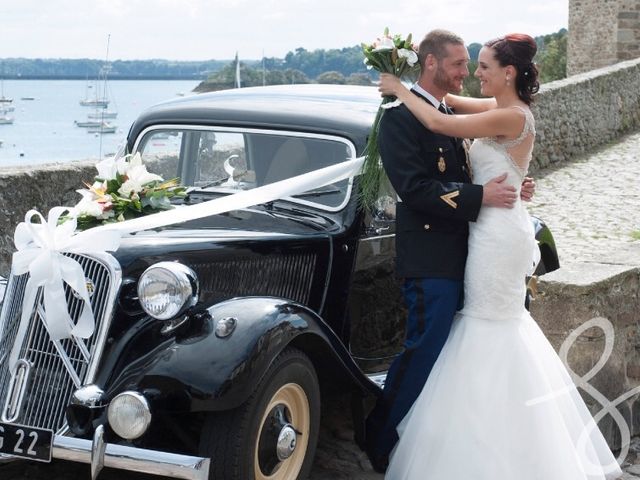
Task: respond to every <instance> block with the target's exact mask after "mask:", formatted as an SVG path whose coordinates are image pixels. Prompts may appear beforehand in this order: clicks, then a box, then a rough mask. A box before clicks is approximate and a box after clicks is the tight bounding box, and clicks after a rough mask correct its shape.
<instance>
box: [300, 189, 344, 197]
mask: <svg viewBox="0 0 640 480" xmlns="http://www.w3.org/2000/svg"><path fill="white" fill-rule="evenodd" d="M334 193H342V190H340V189H339V188H336V187H331V186H326V187H320V188H316V189H315V190H307V191H306V192H302V193H298V194H296V195H292V197H295V198H297V197H319V196H322V195H331V194H334Z"/></svg>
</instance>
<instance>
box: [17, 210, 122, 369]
mask: <svg viewBox="0 0 640 480" xmlns="http://www.w3.org/2000/svg"><path fill="white" fill-rule="evenodd" d="M65 213H70V214H71V219H70V220H68V221H66V222H64V223H62V224H60V225H58V221H59V219H60V217H61V216H62V215H63V214H65ZM74 214H75V212H74V210H73V209H70V208H67V207H55V208H52V209H51V210H50V211H49V215H48V218H47V220H45V219H44V217H43V216H42V215H41V214H40V213H38V212H37V211H35V210H29V211H28V212H27V214H26V215H25V218H24V222H21V223H20V224H18V226H17V227H16V230H15V233H14V243H15V246H16V248H17V251H16V252H15V253H14V254H13V259H12V273H13V274H14V275H22V274H25V273H27V272H28V273H29V280H28V281H27V284H26V286H25V291H24V299H23V302H22V317H21V318H20V326H19V327H18V333H17V336H16V339H17V340H18V341H16V342H15V344H14V348H13V350H12V351H11V356H10V359H9V365H10V366H11V369H12V371H13V368H14V366H15V364H16V362H17V360H18V356H19V353H20V352H19V350H20V346H19V345H21V344H22V341H21V340H22V339H24V335H25V334H26V332H27V328H28V325H29V319H30V317H31V313H32V311H33V309H34V306H35V302H36V299H37V296H38V290H39V289H40V287H42V305H43V306H44V311H45V313H46V315H41V317H42V321H43V323H44V326H45V328H46V329H47V331H48V332H49V335H50V337H51V339H52V340H53V341H54V342H56V341H59V340H62V339H64V338H71V337H79V338H89V337H90V336H91V335H92V334H93V330H94V323H95V322H94V319H93V311H92V309H91V301H90V299H89V292H88V291H87V285H86V280H85V275H84V271H83V270H82V267H81V266H80V264H79V263H78V262H76V261H75V260H73V259H72V258H69V257H67V256H65V255H63V254H62V252H71V253H84V254H90V253H92V252H104V251H115V250H117V248H118V246H119V244H120V234H118V233H117V232H100V233H98V232H95V233H94V232H92V231H90V230H89V231H87V232H86V233H87V235H86V236H85V237H84V238H83V239H79V238H77V236H74V231H75V229H76V219H75V215H74ZM34 218H37V219H39V220H40V222H39V223H33V219H34ZM65 283H66V284H67V285H69V287H70V288H71V289H72V290H73V291H74V292H75V295H77V297H78V298H79V299H80V301H81V302H82V307H81V312H80V316H79V317H78V319H77V321H76V322H74V320H73V319H72V318H71V316H70V315H69V311H68V310H67V302H66V301H65V290H64V284H65Z"/></svg>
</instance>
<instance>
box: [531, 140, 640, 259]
mask: <svg viewBox="0 0 640 480" xmlns="http://www.w3.org/2000/svg"><path fill="white" fill-rule="evenodd" d="M536 183H537V191H536V196H535V197H534V201H533V202H532V204H531V208H530V209H529V210H530V212H531V213H532V214H534V215H536V216H538V217H540V218H542V219H544V221H545V222H546V223H547V225H549V228H550V229H551V231H552V232H553V235H554V237H555V240H556V244H557V247H558V251H559V255H560V262H561V263H562V264H568V263H574V262H585V261H586V262H600V263H623V264H624V263H625V260H626V258H628V257H635V258H638V256H637V255H629V253H630V252H631V251H633V252H635V253H637V252H640V133H635V134H633V135H629V136H627V137H625V138H624V139H622V141H621V142H618V143H616V144H614V145H611V146H608V147H606V148H603V149H601V150H598V151H596V152H594V153H592V154H591V155H588V156H585V157H583V158H581V159H579V160H577V161H575V162H573V163H572V164H570V165H569V166H566V167H564V168H559V169H549V170H546V171H542V172H539V173H538V174H536Z"/></svg>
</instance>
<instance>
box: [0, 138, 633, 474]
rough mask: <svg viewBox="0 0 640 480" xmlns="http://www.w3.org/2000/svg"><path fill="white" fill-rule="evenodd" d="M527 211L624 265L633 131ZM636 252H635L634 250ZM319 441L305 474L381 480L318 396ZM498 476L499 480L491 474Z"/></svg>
mask: <svg viewBox="0 0 640 480" xmlns="http://www.w3.org/2000/svg"><path fill="white" fill-rule="evenodd" d="M536 181H537V184H538V187H537V194H536V197H535V201H534V202H533V203H532V204H531V205H530V211H531V212H532V213H533V214H535V215H538V216H539V217H541V218H543V219H544V220H545V221H546V222H547V224H548V225H549V227H550V228H551V230H552V232H553V234H554V236H555V240H556V243H557V246H558V249H559V251H560V260H561V262H562V263H563V264H569V263H573V262H584V261H593V262H601V263H602V262H604V263H606V262H612V263H624V262H625V258H627V254H628V253H629V252H630V251H634V252H638V251H640V133H637V134H634V135H630V136H628V137H626V138H624V139H623V140H622V141H621V142H619V143H616V144H614V145H611V146H609V147H607V148H603V149H601V150H599V151H597V152H594V153H593V154H591V155H589V156H585V157H584V158H582V159H580V160H578V161H576V162H574V163H572V164H570V165H568V166H565V167H564V168H560V169H549V170H546V171H543V172H538V173H537V174H536ZM634 257H635V258H638V256H635V255H634ZM325 400H326V401H325V405H324V407H323V425H322V431H321V438H320V444H319V448H318V453H317V456H316V461H315V465H314V470H313V473H312V475H311V477H310V480H339V479H354V480H374V479H376V480H381V479H382V478H383V476H382V475H379V474H376V473H375V472H373V471H372V470H371V466H370V465H369V462H368V461H367V459H366V457H365V455H364V454H363V453H362V452H360V451H359V449H358V448H357V447H356V446H355V444H354V443H353V441H352V436H353V433H352V429H351V423H350V419H349V418H348V412H349V408H348V405H347V404H346V403H345V402H344V401H343V400H341V399H339V398H329V399H325ZM624 466H625V476H624V477H623V479H624V480H632V479H640V439H635V440H634V441H633V444H632V446H631V450H630V453H629V455H628V456H627V461H626V463H625V465H624ZM27 478H28V479H33V480H69V479H76V478H77V479H82V480H85V479H87V478H89V468H88V467H87V466H78V465H74V464H69V463H65V462H57V463H56V464H54V465H51V466H46V467H43V466H41V465H38V464H27V463H13V464H9V465H4V466H0V479H2V480H10V479H11V480H13V479H27ZM157 478H158V477H151V476H146V475H132V474H123V473H121V472H117V471H113V470H105V471H104V472H103V474H102V475H101V476H100V479H101V480H134V479H137V480H142V479H145V480H151V479H157ZM496 480H502V479H496Z"/></svg>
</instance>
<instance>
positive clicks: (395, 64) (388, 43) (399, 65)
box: [360, 28, 420, 209]
mask: <svg viewBox="0 0 640 480" xmlns="http://www.w3.org/2000/svg"><path fill="white" fill-rule="evenodd" d="M362 51H363V53H364V56H365V59H364V63H365V65H367V68H373V69H375V70H377V71H378V72H380V73H391V74H393V75H395V76H396V77H399V78H404V77H409V76H410V77H412V78H416V77H417V75H418V74H419V71H420V65H419V64H418V54H417V53H416V47H415V46H414V45H413V44H412V43H411V34H409V35H408V36H407V38H403V37H402V36H401V35H393V36H391V35H390V34H389V29H388V28H385V29H384V34H383V36H382V37H381V38H378V39H376V41H375V42H373V43H371V44H365V43H363V44H362ZM398 104H399V103H398V101H397V100H396V99H395V98H394V97H384V98H383V99H382V103H381V104H380V108H378V113H377V114H376V117H375V120H374V121H373V125H372V126H371V133H370V135H369V138H368V139H367V146H366V148H365V161H364V166H363V169H362V175H361V176H360V203H361V205H362V206H364V207H365V208H368V209H370V208H371V207H372V206H373V204H374V203H375V201H376V199H377V196H378V190H379V188H380V185H381V182H382V179H383V178H384V176H385V173H384V170H383V168H382V163H381V161H380V152H379V150H378V130H379V127H380V120H381V119H382V115H383V114H384V111H385V110H386V109H388V108H393V107H395V106H397V105H398Z"/></svg>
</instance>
